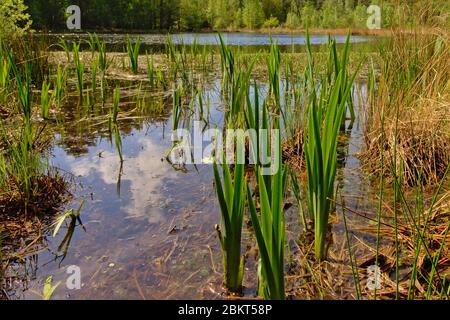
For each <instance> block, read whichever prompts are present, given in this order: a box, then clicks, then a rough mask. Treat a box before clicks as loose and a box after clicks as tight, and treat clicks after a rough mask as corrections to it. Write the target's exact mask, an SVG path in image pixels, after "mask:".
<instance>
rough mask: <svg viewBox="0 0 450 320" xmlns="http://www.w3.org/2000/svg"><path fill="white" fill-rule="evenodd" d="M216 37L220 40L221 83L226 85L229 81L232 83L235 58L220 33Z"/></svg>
mask: <svg viewBox="0 0 450 320" xmlns="http://www.w3.org/2000/svg"><path fill="white" fill-rule="evenodd" d="M218 37H219V41H220V58H221V59H220V66H221V69H222V80H223V83H222V84H223V85H224V86H225V87H226V86H227V85H228V84H229V83H233V80H234V71H235V59H234V54H233V52H231V50H229V49H228V47H227V45H226V44H225V42H224V41H223V38H222V35H221V34H220V33H218Z"/></svg>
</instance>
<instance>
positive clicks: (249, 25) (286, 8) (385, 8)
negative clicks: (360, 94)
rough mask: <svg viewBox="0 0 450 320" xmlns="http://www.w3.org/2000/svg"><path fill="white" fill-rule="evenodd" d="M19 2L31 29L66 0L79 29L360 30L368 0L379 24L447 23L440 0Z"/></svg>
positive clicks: (53, 21)
mask: <svg viewBox="0 0 450 320" xmlns="http://www.w3.org/2000/svg"><path fill="white" fill-rule="evenodd" d="M1 1H3V2H5V1H6V2H8V1H11V0H1ZM1 1H0V2H1ZM13 2H17V1H13ZM19 2H20V1H19ZM24 3H25V4H26V5H27V6H28V7H29V9H28V10H29V13H30V15H31V18H32V20H33V27H34V28H36V29H50V30H59V29H64V28H65V19H64V15H65V8H66V7H67V6H69V5H71V4H76V5H79V6H80V7H81V10H82V26H83V29H127V30H132V29H134V30H171V31H190V30H200V29H221V30H224V29H242V28H246V29H259V28H276V27H284V28H289V29H296V28H304V27H305V26H306V23H307V21H308V23H309V25H310V27H312V28H346V27H354V28H364V27H365V26H366V20H367V17H368V14H367V7H368V6H369V5H371V4H377V5H380V6H381V8H382V27H383V28H390V27H399V26H401V27H415V26H419V25H420V26H440V27H450V22H449V21H450V18H449V12H450V1H446V0H129V1H127V0H39V1H36V0H25V1H24Z"/></svg>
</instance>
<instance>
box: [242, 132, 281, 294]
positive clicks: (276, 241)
mask: <svg viewBox="0 0 450 320" xmlns="http://www.w3.org/2000/svg"><path fill="white" fill-rule="evenodd" d="M278 134H279V135H280V133H279V131H278ZM279 139H280V136H279ZM273 147H275V146H273ZM276 152H279V155H280V157H279V159H280V161H279V162H280V163H279V166H278V170H277V172H275V173H274V175H273V176H263V175H262V173H261V169H260V168H258V169H257V170H256V171H257V173H256V175H257V182H258V188H259V203H260V215H259V216H258V214H257V211H256V206H255V203H254V200H253V198H252V193H251V190H250V187H249V186H247V198H248V199H249V201H248V202H249V206H250V213H251V219H252V224H253V229H254V232H255V235H256V240H257V243H258V248H259V254H260V259H259V266H258V278H259V295H260V296H262V297H263V298H264V299H269V300H284V299H285V283H284V281H285V280H284V250H285V240H286V221H285V217H284V205H283V200H284V194H285V184H286V171H285V169H284V167H283V165H282V160H281V144H279V145H278V148H277V150H276Z"/></svg>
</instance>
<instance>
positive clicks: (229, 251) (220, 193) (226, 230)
mask: <svg viewBox="0 0 450 320" xmlns="http://www.w3.org/2000/svg"><path fill="white" fill-rule="evenodd" d="M239 141H240V140H238V144H237V152H238V155H239V154H241V152H242V148H243V145H242V143H240V142H239ZM224 158H225V157H224ZM240 162H241V163H237V164H236V165H235V168H234V175H233V178H232V176H231V173H230V169H229V167H228V165H227V164H226V163H224V164H223V165H222V175H223V182H222V179H221V178H220V174H219V170H218V168H217V165H216V163H214V165H213V169H214V181H215V186H216V194H217V198H218V199H219V205H220V211H221V213H222V222H221V226H220V227H219V226H216V230H217V232H218V235H219V239H220V244H221V247H222V254H223V266H224V285H225V287H226V288H227V289H228V290H230V291H231V292H240V291H241V289H242V279H243V276H244V257H243V256H241V234H242V225H243V221H244V209H245V191H244V189H245V184H246V182H245V175H244V164H243V161H240Z"/></svg>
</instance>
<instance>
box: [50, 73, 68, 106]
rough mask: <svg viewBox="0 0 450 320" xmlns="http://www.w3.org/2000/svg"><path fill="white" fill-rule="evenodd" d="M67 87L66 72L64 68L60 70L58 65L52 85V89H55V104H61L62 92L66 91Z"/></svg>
mask: <svg viewBox="0 0 450 320" xmlns="http://www.w3.org/2000/svg"><path fill="white" fill-rule="evenodd" d="M66 85H67V70H66V68H61V66H60V65H58V69H57V71H56V78H55V81H54V84H53V87H54V88H55V99H56V101H57V103H58V104H59V103H61V100H62V97H63V94H64V91H65V90H66Z"/></svg>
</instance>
